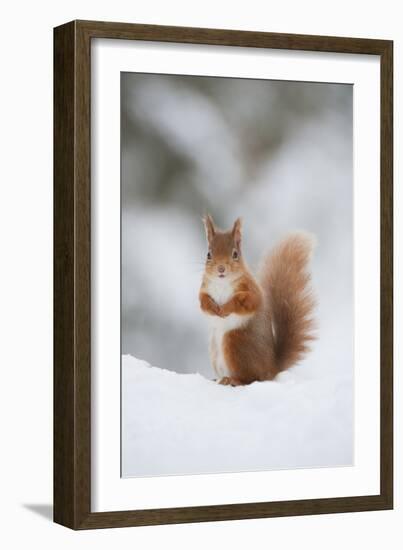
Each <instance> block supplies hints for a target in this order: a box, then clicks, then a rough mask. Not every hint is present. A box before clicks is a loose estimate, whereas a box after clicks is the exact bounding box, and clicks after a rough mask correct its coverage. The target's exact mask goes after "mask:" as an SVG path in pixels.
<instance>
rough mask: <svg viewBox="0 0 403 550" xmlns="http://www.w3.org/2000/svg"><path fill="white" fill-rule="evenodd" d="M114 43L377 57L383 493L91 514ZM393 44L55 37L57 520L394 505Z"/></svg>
mask: <svg viewBox="0 0 403 550" xmlns="http://www.w3.org/2000/svg"><path fill="white" fill-rule="evenodd" d="M93 38H114V39H127V40H150V41H159V42H178V43H192V44H213V45H225V46H243V47H251V48H275V49H286V50H306V51H315V52H337V53H346V54H347V53H355V54H367V55H377V56H380V60H381V121H380V122H381V159H380V162H381V174H380V190H381V280H380V287H381V356H380V365H381V368H380V372H381V396H380V397H381V410H380V420H381V442H380V443H381V445H380V450H381V451H380V452H381V456H380V465H381V471H380V481H381V483H380V493H379V494H376V495H369V496H354V497H343V498H321V499H312V500H293V501H281V502H264V503H262V502H257V503H248V504H230V505H214V506H197V507H183V508H166V509H151V510H127V511H118V512H97V513H92V512H91V502H90V496H91V487H90V483H91V413H90V411H91V391H90V387H91V369H90V357H91V337H90V335H91V314H90V312H91V285H90V273H91V261H90V259H91V250H90V246H91V244H90V243H91V235H90V226H91V223H90V221H91V195H90V189H91V174H90V144H91V141H90V140H91V136H90V97H91V96H90V93H91V91H90V82H91V70H90V67H91V63H90V59H91V40H92V39H93ZM392 102H393V42H391V41H387V40H371V39H362V38H336V37H327V36H305V35H291V34H273V33H261V32H246V31H235V30H217V29H202V28H185V27H164V26H153V25H136V24H127V23H106V22H94V21H72V22H70V23H67V24H65V25H62V26H59V27H57V28H55V30H54V140H55V148H54V521H55V522H57V523H60V524H62V525H65V526H67V527H70V528H72V529H90V528H105V527H127V526H135V525H155V524H166V523H184V522H201V521H217V520H229V519H248V518H268V517H275V516H292V515H306V514H326V513H338V512H354V511H366V510H386V509H391V508H392V507H393V350H392V348H393V318H392V316H393V305H392V299H393V290H392V289H393V279H392V272H393V235H392V215H393V213H392V206H393V188H392V186H393V164H392V162H393V126H392V123H393V103H392Z"/></svg>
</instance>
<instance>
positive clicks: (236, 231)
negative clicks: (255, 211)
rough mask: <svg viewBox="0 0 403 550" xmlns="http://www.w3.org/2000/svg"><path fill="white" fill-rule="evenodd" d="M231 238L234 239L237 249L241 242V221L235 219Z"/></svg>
mask: <svg viewBox="0 0 403 550" xmlns="http://www.w3.org/2000/svg"><path fill="white" fill-rule="evenodd" d="M232 236H233V237H234V242H235V246H236V247H238V248H239V246H240V245H241V240H242V220H241V218H237V219H236V220H235V222H234V227H233V228H232Z"/></svg>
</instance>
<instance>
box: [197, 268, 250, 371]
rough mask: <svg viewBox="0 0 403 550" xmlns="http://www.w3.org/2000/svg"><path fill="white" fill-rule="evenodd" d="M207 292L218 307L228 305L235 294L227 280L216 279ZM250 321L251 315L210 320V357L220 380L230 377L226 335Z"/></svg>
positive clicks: (216, 317) (211, 318) (211, 282)
mask: <svg viewBox="0 0 403 550" xmlns="http://www.w3.org/2000/svg"><path fill="white" fill-rule="evenodd" d="M206 291H207V292H208V294H209V296H211V298H212V299H213V300H214V301H215V302H216V304H218V305H223V304H225V303H227V302H228V301H229V300H230V299H231V298H232V295H233V293H234V291H233V288H232V285H231V282H230V281H229V280H228V279H227V278H223V279H219V278H217V279H214V280H212V281H210V282H209V284H208V285H207V288H206ZM248 319H249V315H237V314H236V313H231V314H230V315H228V316H227V317H219V316H211V315H209V320H210V331H211V332H210V356H211V360H212V363H213V367H214V369H215V371H216V373H217V376H218V377H219V378H222V377H224V376H230V375H231V373H230V371H229V369H228V366H227V363H226V361H225V357H224V353H223V345H222V344H223V338H224V335H225V334H226V333H227V332H228V331H230V330H234V329H236V328H239V327H240V326H242V325H243V324H244V323H245V322H246V321H247V320H248Z"/></svg>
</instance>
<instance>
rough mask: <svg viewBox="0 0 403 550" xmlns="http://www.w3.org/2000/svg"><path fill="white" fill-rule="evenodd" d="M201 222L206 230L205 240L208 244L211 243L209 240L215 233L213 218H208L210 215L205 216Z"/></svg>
mask: <svg viewBox="0 0 403 550" xmlns="http://www.w3.org/2000/svg"><path fill="white" fill-rule="evenodd" d="M203 222H204V227H205V229H206V237H207V240H208V242H211V240H212V239H213V237H214V235H215V233H216V228H215V225H214V221H213V218H212V217H211V216H210V214H206V215H205V216H204V218H203Z"/></svg>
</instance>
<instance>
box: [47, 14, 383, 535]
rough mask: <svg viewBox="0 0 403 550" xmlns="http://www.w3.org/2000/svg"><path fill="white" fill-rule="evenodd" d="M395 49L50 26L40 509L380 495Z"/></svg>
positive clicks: (96, 515)
mask: <svg viewBox="0 0 403 550" xmlns="http://www.w3.org/2000/svg"><path fill="white" fill-rule="evenodd" d="M392 52H393V47H392V42H390V41H385V40H372V39H361V38H335V37H325V36H304V35H288V34H272V33H260V32H246V31H232V30H216V29H201V28H181V27H161V26H152V25H137V24H127V23H124V24H123V23H122V24H121V23H105V22H90V21H73V22H70V23H67V24H65V25H62V26H60V27H57V28H56V29H55V34H54V78H55V81H54V85H55V87H54V92H55V93H54V132H55V133H54V136H55V149H54V151H55V156H54V192H55V193H54V198H55V202H54V205H55V206H54V231H55V238H54V253H55V254H54V304H55V306H54V320H55V321H54V392H55V399H54V519H55V521H56V522H58V523H61V524H63V525H65V526H67V527H70V528H73V529H90V528H103V527H123V526H135V525H153V524H162V523H181V522H196V521H215V520H228V519H246V518H264V517H266V518H268V517H274V516H287V515H288V516H291V515H302V514H319V513H337V512H353V511H365V510H383V509H390V508H392V505H393V504H392V503H393V497H392V495H393V445H392V441H393V436H392V427H393V418H392V411H393V408H392V407H393V399H392V397H393V394H392V332H393V330H392V267H393V266H392V177H393V166H392V158H393V146H392V138H393V129H392V114H393V108H392V92H393V81H392V65H393V62H392Z"/></svg>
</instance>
